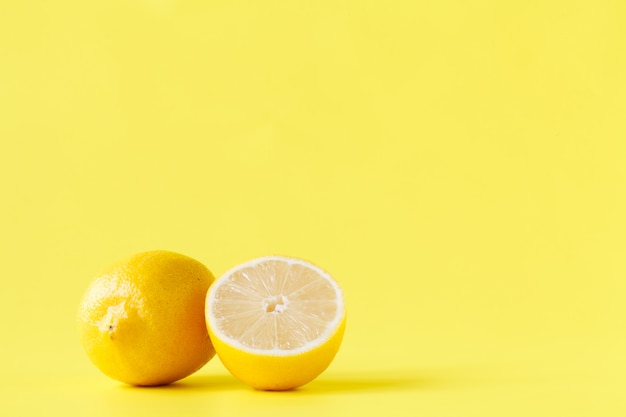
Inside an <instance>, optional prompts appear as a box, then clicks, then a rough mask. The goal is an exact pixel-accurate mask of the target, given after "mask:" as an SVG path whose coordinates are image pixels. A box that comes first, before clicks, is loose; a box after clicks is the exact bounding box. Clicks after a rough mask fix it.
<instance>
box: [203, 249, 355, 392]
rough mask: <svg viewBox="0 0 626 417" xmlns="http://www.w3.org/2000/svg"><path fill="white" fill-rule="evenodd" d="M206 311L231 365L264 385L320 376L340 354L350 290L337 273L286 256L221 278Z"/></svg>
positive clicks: (290, 384)
mask: <svg viewBox="0 0 626 417" xmlns="http://www.w3.org/2000/svg"><path fill="white" fill-rule="evenodd" d="M206 316H207V327H208V329H209V334H210V336H211V340H212V341H213V345H214V346H215V350H216V351H217V355H218V357H219V358H220V360H221V361H222V363H223V364H224V366H225V367H226V368H227V369H228V370H229V371H230V372H231V373H232V374H233V375H234V376H235V377H237V378H238V379H239V380H241V381H243V382H245V383H247V384H248V385H251V386H252V387H254V388H257V389H261V390H288V389H293V388H296V387H299V386H301V385H304V384H306V383H307V382H310V381H312V380H313V379H314V378H316V377H317V376H318V375H319V374H320V373H322V372H323V371H324V370H325V369H326V368H327V367H328V365H330V363H331V362H332V360H333V358H334V356H335V354H336V353H337V351H338V349H339V346H340V344H341V341H342V338H343V333H344V329H345V322H346V312H345V307H344V298H343V294H342V291H341V289H340V288H339V286H338V285H337V283H336V282H335V281H334V280H333V279H332V278H331V277H330V275H328V274H327V273H326V272H324V271H323V270H322V269H320V268H318V267H317V266H314V265H312V264H310V263H308V262H306V261H303V260H300V259H294V258H287V257H280V256H271V257H265V258H259V259H256V260H253V261H250V262H247V263H244V264H242V265H240V266H237V267H235V268H233V269H231V270H230V271H228V272H226V273H225V274H224V275H223V276H221V277H220V278H219V279H218V280H216V281H215V283H214V284H213V285H212V286H211V288H210V289H209V292H208V294H207V303H206Z"/></svg>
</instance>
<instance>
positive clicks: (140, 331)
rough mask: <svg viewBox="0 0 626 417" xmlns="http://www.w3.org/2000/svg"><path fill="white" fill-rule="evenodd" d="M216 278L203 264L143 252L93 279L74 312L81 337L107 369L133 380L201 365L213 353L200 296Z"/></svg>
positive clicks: (160, 380) (165, 377)
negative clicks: (76, 310)
mask: <svg viewBox="0 0 626 417" xmlns="http://www.w3.org/2000/svg"><path fill="white" fill-rule="evenodd" d="M214 280H215V278H214V277H213V274H212V273H211V271H209V270H208V269H207V267H205V266H204V265H203V264H202V263H200V262H198V261H196V260H194V259H192V258H189V257H187V256H184V255H181V254H178V253H173V252H168V251H150V252H143V253H139V254H136V255H134V256H131V257H129V258H126V259H123V260H121V261H119V262H116V263H114V264H112V265H111V266H109V267H108V268H106V269H105V270H104V271H102V273H101V274H100V275H99V276H98V277H96V278H95V280H94V281H93V282H92V283H91V285H90V286H89V288H88V289H87V292H86V293H85V295H84V297H83V299H82V302H81V304H80V308H79V311H78V331H79V336H80V341H81V343H82V345H83V347H84V349H85V352H86V353H87V356H88V357H89V359H90V360H91V361H92V362H93V363H94V364H95V365H96V366H97V367H98V368H100V370H101V371H102V372H103V373H105V374H106V375H108V376H110V377H111V378H114V379H116V380H119V381H122V382H125V383H127V384H132V385H142V386H145V385H164V384H169V383H171V382H174V381H177V380H179V379H181V378H184V377H186V376H188V375H190V374H192V373H193V372H195V371H197V370H198V369H200V368H201V367H202V366H203V365H204V364H206V363H207V362H208V361H209V360H210V359H211V358H212V357H213V356H214V355H215V350H214V349H213V345H212V344H211V341H210V339H209V335H208V332H207V328H206V324H205V316H204V311H205V299H206V294H207V291H208V289H209V286H210V285H211V283H212V282H213V281H214Z"/></svg>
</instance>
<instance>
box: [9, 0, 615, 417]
mask: <svg viewBox="0 0 626 417" xmlns="http://www.w3.org/2000/svg"><path fill="white" fill-rule="evenodd" d="M0 140H1V147H0V196H1V198H2V204H1V216H0V236H1V237H0V242H1V246H0V250H1V254H2V264H1V269H0V273H1V276H2V284H3V285H2V290H1V291H0V317H1V318H2V322H1V325H2V328H1V343H0V369H1V373H2V375H1V376H2V378H1V382H0V400H1V401H0V414H1V415H6V416H22V415H23V416H34V415H59V416H79V415H80V416H84V415H90V416H113V415H115V416H136V415H151V416H159V415H168V416H169V415H186V416H196V415H197V416H200V415H212V416H220V415H246V414H247V415H256V416H276V415H281V414H285V415H295V414H296V413H297V414H298V415H305V416H306V415H317V416H319V415H340V414H344V413H349V415H365V416H367V415H372V416H373V415H387V414H389V413H393V414H394V415H399V416H405V415H406V416H454V417H458V416H531V415H532V416H558V415H563V416H623V415H625V414H626V398H625V397H624V392H625V388H626V377H625V373H626V321H625V316H626V309H625V307H624V298H625V297H626V279H625V278H626V256H625V254H626V3H624V2H622V1H620V0H614V1H610V0H581V1H569V0H568V1H557V0H554V1H534V0H531V1H527V0H524V1H522V0H519V1H518V0H514V1H496V0H493V1H489V0H483V1H479V0H471V1H467V0H465V1H461V0H458V1H455V0H442V1H390V2H383V1H341V0H337V1H310V2H308V1H307V2H303V1H222V0H219V1H213V0H207V1H199V0H198V1H194V0H107V1H104V0H102V1H84V0H81V1H78V0H77V1H3V2H2V4H1V5H0ZM150 249H168V250H173V251H177V252H181V253H184V254H187V255H189V256H192V257H194V258H196V259H198V260H200V261H202V262H203V263H205V264H206V265H207V266H208V267H209V268H210V269H211V270H212V271H213V272H214V274H216V275H220V274H221V273H223V272H224V271H226V270H227V269H229V268H230V267H232V266H234V265H236V264H237V263H240V262H243V261H245V260H248V259H250V258H254V257H257V256H262V255H267V254H286V255H293V256H300V257H304V258H307V259H310V260H312V261H313V262H315V263H317V264H319V265H321V266H323V267H324V268H325V269H327V270H329V271H330V272H331V273H332V274H333V275H334V276H335V278H336V279H337V280H338V281H339V282H340V284H341V285H342V287H343V288H344V291H345V293H346V297H347V303H348V308H349V321H348V328H347V332H346V335H345V339H344V344H343V346H342V349H341V351H340V352H339V354H338V356H337V358H336V360H335V362H333V364H332V365H331V367H330V368H329V369H328V370H327V371H326V372H325V373H324V374H322V375H321V376H320V377H319V378H318V379H317V380H316V381H314V382H312V383H311V384H309V385H307V386H305V387H303V388H302V389H300V390H297V391H295V392H289V393H264V392H256V391H254V390H252V389H249V388H248V387H246V386H244V385H242V384H240V383H239V382H237V381H236V380H234V379H233V378H232V377H231V376H230V375H229V374H228V373H227V372H226V371H225V369H224V368H223V367H222V365H221V364H220V363H219V361H218V360H217V359H215V360H213V361H212V362H210V363H209V364H208V365H207V366H206V367H205V368H203V369H202V370H201V371H200V372H198V373H197V374H195V375H193V376H191V377H189V378H187V379H185V380H183V381H181V382H179V383H177V384H175V385H173V386H171V387H166V388H154V389H136V388H130V387H125V386H122V385H120V384H118V383H116V382H115V381H112V380H110V379H108V378H106V377H105V376H103V375H102V374H100V372H99V371H98V370H97V369H96V368H95V367H93V366H92V365H91V364H90V363H89V362H88V360H87V359H86V356H85V355H84V354H83V352H82V350H81V347H80V345H79V343H78V340H77V337H76V330H75V325H74V316H75V312H76V308H77V306H78V302H79V300H80V297H81V295H82V293H83V291H84V290H85V288H86V286H87V284H88V283H89V282H90V280H91V277H92V276H93V275H94V274H95V273H96V272H97V271H99V270H100V269H101V268H102V267H103V266H105V265H107V264H109V263H110V262H112V261H114V260H117V259H118V258H121V257H124V256H127V255H130V254H132V253H134V252H138V251H143V250H150ZM140 413H141V414H140Z"/></svg>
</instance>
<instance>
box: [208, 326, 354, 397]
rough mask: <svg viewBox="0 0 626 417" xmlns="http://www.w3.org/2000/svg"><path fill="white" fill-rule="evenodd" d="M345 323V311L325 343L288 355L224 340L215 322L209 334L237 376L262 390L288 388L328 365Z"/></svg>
mask: <svg viewBox="0 0 626 417" xmlns="http://www.w3.org/2000/svg"><path fill="white" fill-rule="evenodd" d="M207 323H209V321H208V320H207ZM345 327H346V316H345V314H344V316H343V319H342V321H341V322H340V324H339V325H338V326H337V328H336V330H335V332H334V333H333V335H332V336H331V337H330V338H329V339H328V340H326V341H325V342H324V343H322V344H321V345H319V346H317V347H314V348H313V349H311V350H308V351H306V352H302V353H298V354H286V355H270V354H258V353H251V352H247V351H245V350H243V349H241V348H239V347H237V346H234V345H232V344H229V343H227V342H225V341H223V340H221V339H220V338H219V337H218V336H217V335H216V334H215V332H214V331H213V330H212V329H211V326H209V334H210V336H211V340H212V341H213V345H214V346H215V350H216V351H217V355H218V357H219V358H220V360H221V362H222V364H223V365H224V366H225V367H226V369H228V371H230V373H231V374H232V375H233V376H235V377H236V378H237V379H239V380H240V381H242V382H244V383H246V384H248V385H250V386H252V387H254V388H256V389H258V390H267V391H285V390H291V389H295V388H298V387H300V386H302V385H304V384H307V383H309V382H311V381H313V380H314V379H315V378H317V377H318V376H319V375H320V374H321V373H322V372H323V371H324V370H326V368H328V366H329V365H330V364H331V362H332V361H333V359H334V358H335V355H336V354H337V351H338V350H339V347H340V346H341V342H342V340H343V335H344V332H345Z"/></svg>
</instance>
